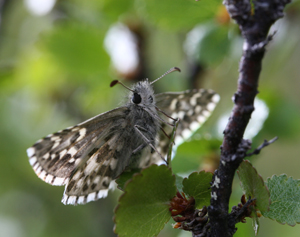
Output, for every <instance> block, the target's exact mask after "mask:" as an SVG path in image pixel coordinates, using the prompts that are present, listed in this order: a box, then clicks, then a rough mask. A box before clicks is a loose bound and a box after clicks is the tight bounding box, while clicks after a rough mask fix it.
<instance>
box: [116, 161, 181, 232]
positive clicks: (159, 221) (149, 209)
mask: <svg viewBox="0 0 300 237" xmlns="http://www.w3.org/2000/svg"><path fill="white" fill-rule="evenodd" d="M175 194H176V186H175V176H174V175H172V172H171V170H170V169H169V168H167V167H166V166H165V165H161V166H157V165H152V166H150V167H149V168H147V169H144V170H143V171H142V172H141V173H140V174H138V175H135V176H133V178H132V180H131V181H130V182H128V183H127V185H126V186H125V193H124V194H123V195H122V196H121V197H120V199H119V204H118V206H117V208H116V210H115V218H114V220H115V223H116V226H115V232H116V233H117V234H118V235H119V236H121V237H123V236H139V237H144V236H149V237H150V236H156V235H157V234H158V233H159V232H160V231H161V230H162V229H163V227H164V225H165V223H167V222H168V220H169V219H170V217H171V213H170V211H169V208H170V206H169V202H170V200H171V199H172V198H173V197H174V196H175Z"/></svg>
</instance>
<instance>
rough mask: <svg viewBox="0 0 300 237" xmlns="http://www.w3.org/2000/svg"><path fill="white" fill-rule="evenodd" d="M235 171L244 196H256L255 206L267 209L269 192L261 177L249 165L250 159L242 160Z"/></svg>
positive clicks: (262, 209) (263, 209)
mask: <svg viewBox="0 0 300 237" xmlns="http://www.w3.org/2000/svg"><path fill="white" fill-rule="evenodd" d="M237 173H238V175H239V178H240V181H241V183H240V184H241V187H242V189H243V191H244V193H245V195H246V198H248V197H249V196H251V198H256V205H255V207H256V208H257V209H259V210H260V211H267V210H268V208H269V205H270V193H269V191H268V189H267V187H266V186H265V183H264V181H263V179H262V177H261V176H260V175H259V174H258V173H257V171H256V169H255V168H254V167H253V166H252V165H251V163H250V161H248V160H244V161H243V162H242V163H241V164H240V166H239V168H238V170H237Z"/></svg>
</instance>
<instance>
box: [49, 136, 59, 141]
mask: <svg viewBox="0 0 300 237" xmlns="http://www.w3.org/2000/svg"><path fill="white" fill-rule="evenodd" d="M60 140H61V139H60V137H58V136H53V137H51V141H60Z"/></svg>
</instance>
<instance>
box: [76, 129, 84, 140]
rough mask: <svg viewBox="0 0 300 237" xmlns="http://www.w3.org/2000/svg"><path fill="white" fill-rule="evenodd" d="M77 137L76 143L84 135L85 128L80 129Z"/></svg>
mask: <svg viewBox="0 0 300 237" xmlns="http://www.w3.org/2000/svg"><path fill="white" fill-rule="evenodd" d="M79 135H80V136H79V137H78V138H77V139H76V142H78V141H80V140H81V139H82V138H84V137H85V135H86V128H82V129H80V130H79Z"/></svg>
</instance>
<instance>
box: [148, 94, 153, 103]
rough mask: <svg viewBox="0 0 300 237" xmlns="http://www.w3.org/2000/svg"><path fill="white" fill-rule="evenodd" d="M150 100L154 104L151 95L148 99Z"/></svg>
mask: <svg viewBox="0 0 300 237" xmlns="http://www.w3.org/2000/svg"><path fill="white" fill-rule="evenodd" d="M148 99H149V101H150V103H153V97H152V96H151V95H150V96H149V97H148Z"/></svg>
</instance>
